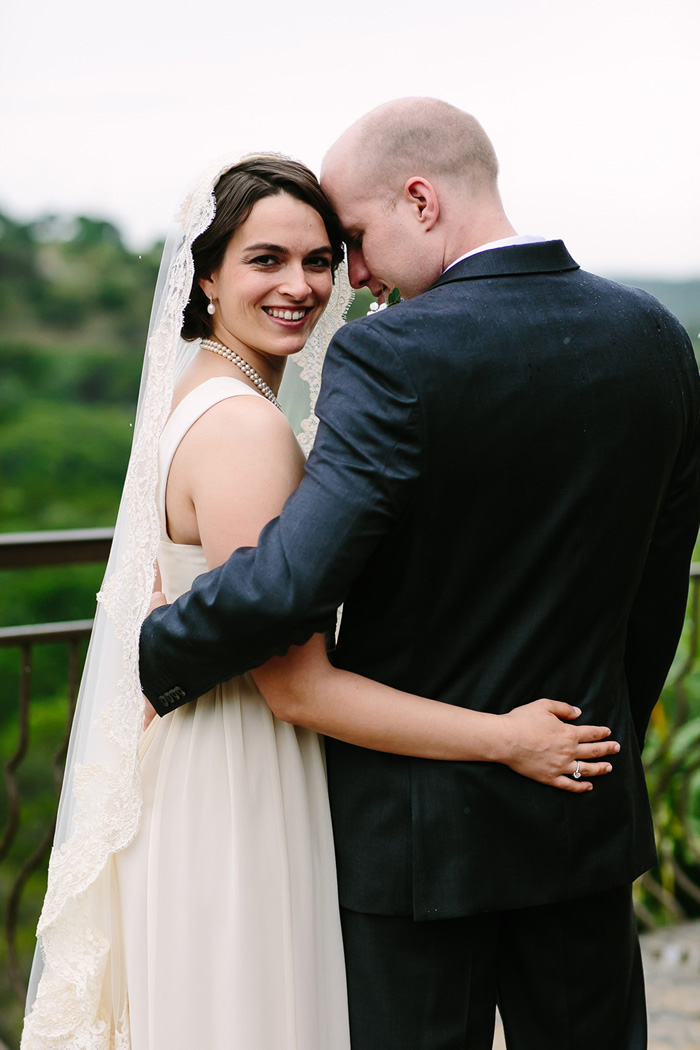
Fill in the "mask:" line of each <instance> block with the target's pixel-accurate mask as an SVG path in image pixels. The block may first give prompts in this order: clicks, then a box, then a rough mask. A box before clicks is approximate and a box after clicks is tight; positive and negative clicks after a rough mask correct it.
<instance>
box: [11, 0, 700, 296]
mask: <svg viewBox="0 0 700 1050" xmlns="http://www.w3.org/2000/svg"><path fill="white" fill-rule="evenodd" d="M336 3H337V0H323V2H319V0H259V2H257V3H255V2H253V0H227V2H225V3H223V2H221V0H210V2H208V3H204V4H195V3H194V2H192V0H190V2H189V3H184V2H182V0H119V2H118V3H113V4H96V3H95V2H94V0H90V2H89V3H88V0H61V2H60V3H56V0H35V2H34V3H32V4H31V5H29V6H27V5H20V4H14V5H13V6H12V8H11V9H8V8H7V7H6V10H5V12H4V14H3V36H4V47H3V60H2V63H1V69H0V91H1V95H0V142H2V147H3V156H4V160H3V164H2V170H1V171H0V210H5V211H7V212H9V213H10V214H11V215H13V216H16V217H19V218H20V219H29V218H35V217H37V216H38V215H39V214H42V213H45V212H47V211H52V212H56V211H58V212H68V213H72V214H74V213H82V214H88V215H92V216H94V217H104V218H108V219H111V220H112V221H114V222H116V223H117V225H119V226H120V228H121V229H122V230H123V232H124V233H125V234H126V236H127V238H128V240H129V242H130V243H131V244H132V245H133V246H135V247H140V246H145V245H146V244H149V243H150V242H151V241H152V240H154V239H155V238H156V237H158V236H160V235H162V234H163V233H164V231H165V230H166V229H167V226H168V223H169V221H170V219H171V216H172V215H173V214H174V213H175V212H176V210H177V204H178V202H179V199H180V198H181V197H182V196H183V194H184V192H186V190H187V188H188V186H189V184H190V183H191V181H192V179H193V178H194V176H195V175H196V174H197V172H198V171H199V169H200V168H201V167H202V166H203V165H204V164H206V162H207V161H208V160H209V159H210V158H212V157H216V156H218V155H220V154H222V153H229V152H233V151H238V150H255V149H258V150H260V149H264V150H277V151H280V152H285V153H289V154H291V155H293V156H295V157H297V158H299V159H301V160H304V161H305V162H306V163H308V164H309V165H310V166H311V167H312V168H314V169H315V170H316V171H318V169H319V167H320V163H321V160H322V157H323V154H324V152H325V149H326V148H327V146H328V145H329V144H330V143H331V142H332V141H333V139H334V138H335V137H337V135H338V134H339V133H340V132H341V131H342V130H343V129H344V128H345V127H346V126H347V125H348V124H349V123H351V122H352V121H353V120H354V119H356V118H357V117H358V116H360V115H361V114H362V113H364V112H366V111H367V110H368V109H371V108H372V107H373V106H375V105H378V104H379V103H380V102H385V101H387V100H388V99H391V98H399V97H402V96H405V95H432V96H434V97H438V98H443V99H445V100H446V101H448V102H452V103H453V104H455V105H457V106H460V107H461V108H463V109H466V110H469V111H470V112H472V113H473V114H474V115H475V116H476V117H477V118H478V119H479V120H480V121H481V123H482V124H483V125H484V127H485V128H486V130H487V132H488V133H489V135H490V136H491V138H492V140H493V142H494V145H495V147H496V151H497V153H498V155H499V158H500V161H501V171H502V175H501V190H502V195H503V198H504V202H505V205H506V210H507V212H508V214H509V217H510V219H511V221H512V222H513V224H514V225H515V226H516V228H517V229H518V230H519V231H520V232H522V233H542V234H544V235H546V236H556V237H558V236H562V237H564V239H565V240H566V242H567V246H568V247H569V249H570V251H571V252H572V254H573V255H574V257H575V258H576V259H577V261H578V262H580V263H581V264H582V265H583V266H585V267H586V268H588V269H593V270H597V271H599V272H602V273H606V274H612V275H615V274H625V275H638V276H647V277H650V276H664V277H684V276H685V277H690V276H692V277H697V276H700V247H699V242H700V176H699V175H698V170H699V168H698V161H699V160H700V129H699V125H700V121H699V119H698V113H699V111H700V107H699V105H698V103H699V101H700V97H699V96H700V91H699V89H698V84H699V83H700V51H699V48H698V42H699V41H700V3H698V0H654V2H652V0H585V2H584V3H573V2H571V0H480V2H479V3H475V2H474V0H403V2H397V3H382V4H373V5H365V6H363V7H361V6H357V7H355V8H352V7H349V6H347V7H343V6H342V5H340V6H335V4H336ZM331 5H333V6H331Z"/></svg>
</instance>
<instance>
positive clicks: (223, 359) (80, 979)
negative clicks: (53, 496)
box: [22, 155, 615, 1050]
mask: <svg viewBox="0 0 700 1050" xmlns="http://www.w3.org/2000/svg"><path fill="white" fill-rule="evenodd" d="M342 257H343V246H342V240H341V231H340V229H339V226H338V222H337V219H336V217H335V215H334V214H333V212H332V210H331V208H330V206H329V204H328V202H327V200H326V198H325V197H324V195H323V193H322V191H321V189H320V187H319V186H318V183H317V181H316V179H315V178H314V176H313V175H312V174H311V172H309V171H308V169H306V168H305V167H304V166H303V165H301V164H298V163H296V162H293V161H290V160H286V159H284V158H281V157H278V156H274V155H256V156H251V157H247V158H245V159H243V160H242V161H239V162H238V163H235V164H232V163H231V162H227V163H225V164H222V163H217V164H216V165H214V166H213V167H212V168H211V169H210V170H208V171H207V172H205V173H204V175H203V176H202V178H201V180H200V182H199V184H198V185H197V187H196V188H195V189H194V191H193V192H192V193H191V194H190V196H189V197H188V198H187V200H186V201H185V204H184V206H183V209H182V212H181V214H180V216H179V227H178V230H177V231H176V233H175V234H174V235H172V236H171V238H170V239H169V242H168V244H167V245H166V249H165V252H164V258H163V264H162V266H161V272H160V275H159V279H158V285H157V289H156V296H155V302H154V308H153V313H152V317H151V326H150V330H149V338H148V346H147V354H146V362H145V365H144V377H143V380H142V386H141V393H140V397H139V408H138V412H137V420H136V431H135V436H134V444H133V449H132V455H131V460H130V465H129V471H128V474H127V479H126V483H125V487H124V494H123V498H122V504H121V507H120V512H119V518H118V522H117V528H116V530H115V539H114V544H113V549H112V554H111V557H110V562H109V564H108V567H107V573H106V577H105V584H104V587H103V589H102V591H101V592H100V595H99V596H98V597H99V599H100V602H99V606H98V614H97V616H96V620H95V628H94V631H93V637H92V640H91V644H90V650H89V653H88V659H87V663H86V669H85V673H84V677H83V682H82V685H81V694H80V698H79V708H78V714H77V716H76V721H75V724H74V727H73V734H72V739H71V748H70V752H69V757H68V762H67V769H66V777H65V782H64V788H63V793H62V797H61V803H60V809H59V820H58V826H57V832H56V841H55V845H54V850H53V853H52V857H51V862H50V867H49V882H48V889H47V894H46V899H45V903H44V908H43V911H42V915H41V918H40V921H39V927H38V937H39V948H40V950H39V951H37V956H36V959H35V965H34V969H33V972H32V979H31V982H30V992H29V999H28V1013H27V1018H26V1021H25V1029H24V1034H23V1039H22V1047H23V1050H39V1048H41V1050H47V1048H49V1047H51V1048H61V1047H63V1048H68V1047H70V1048H74V1050H107V1048H112V1047H114V1048H117V1050H126V1048H133V1050H147V1048H148V1050H179V1048H182V1050H191V1048H193V1047H206V1048H207V1050H229V1048H230V1047H232V1046H236V1047H241V1048H245V1050H273V1048H274V1050H285V1048H287V1050H347V1048H348V1047H349V1037H348V1022H347V1006H346V999H345V981H344V968H343V958H342V943H341V935H340V925H339V918H338V902H337V891H336V885H335V868H334V856H333V843H332V835H331V826H330V817H329V811H328V800H327V794H326V785H325V771H324V760H323V749H322V745H321V741H320V739H319V737H318V736H316V734H315V732H313V730H314V729H317V730H319V731H322V732H325V733H327V734H331V735H333V736H337V737H339V738H340V739H345V740H350V741H352V742H354V743H359V744H362V745H363V746H366V747H373V748H377V749H380V750H387V751H392V750H395V751H400V752H402V753H409V754H415V755H417V756H419V757H428V758H438V759H461V760H470V759H482V760H490V761H500V762H504V763H506V764H508V765H510V766H511V768H513V769H515V770H516V771H518V772H520V773H522V774H524V775H526V776H530V777H532V778H534V779H537V780H541V781H542V782H543V783H547V784H551V785H553V786H555V787H561V788H566V789H567V790H574V791H584V790H589V789H590V787H591V785H590V783H588V782H586V781H581V780H576V781H575V780H571V779H570V778H569V777H568V776H565V775H564V774H565V773H567V772H570V770H571V767H572V764H576V763H577V762H578V763H579V764H580V770H581V772H582V773H583V774H584V776H587V777H590V776H593V775H597V774H600V773H605V772H607V771H609V769H610V766H609V765H608V764H607V763H605V762H603V763H598V764H596V763H591V762H590V761H589V760H590V759H591V758H594V757H600V756H601V755H607V754H612V753H613V750H614V748H615V745H614V744H613V743H612V742H610V741H605V739H604V738H605V737H606V736H607V735H608V731H607V730H606V729H604V728H600V727H572V726H567V725H566V724H565V722H563V721H562V720H561V719H571V718H576V717H577V716H578V714H579V713H580V712H578V710H577V709H575V708H572V707H570V706H569V705H568V704H563V703H557V702H555V701H550V700H540V701H537V702H536V703H534V704H529V705H527V706H526V707H523V708H518V709H516V710H515V711H513V712H511V713H510V714H508V715H503V716H495V715H484V714H483V713H480V712H474V711H469V710H466V709H463V708H459V707H455V706H452V705H449V704H438V703H434V702H432V701H430V700H427V699H421V698H417V697H409V696H407V695H406V694H402V693H398V692H396V691H394V690H392V689H389V688H387V687H384V686H381V685H378V684H377V683H374V682H370V681H368V680H366V679H362V678H359V677H358V676H356V675H350V674H348V673H346V672H342V671H339V670H338V671H336V670H335V669H333V668H332V667H331V666H330V665H329V664H328V661H327V659H326V656H325V647H324V645H323V640H322V639H321V638H318V637H317V638H315V639H312V640H311V641H310V642H309V643H308V645H307V646H305V647H303V649H302V650H297V651H296V654H294V655H292V656H291V657H289V658H286V660H287V664H286V666H287V671H286V672H285V659H282V660H279V659H278V660H275V661H272V664H273V665H274V666H273V667H272V668H271V669H270V668H267V669H266V668H260V669H259V670H258V671H255V672H253V674H252V675H243V676H242V677H240V678H238V679H235V680H233V681H231V682H228V683H225V684H224V685H223V686H219V687H217V688H216V689H214V690H212V691H211V692H210V693H208V694H207V695H206V696H203V697H201V698H200V699H199V700H198V701H197V702H196V703H195V704H189V705H186V706H184V707H180V708H178V709H177V710H176V711H174V712H173V713H172V714H170V715H169V716H168V717H167V718H163V719H159V718H155V719H153V721H152V722H151V723H150V724H149V726H148V728H147V729H146V731H145V732H142V726H143V698H142V696H141V693H140V688H139V681H138V636H139V628H140V624H141V622H142V620H143V618H144V616H145V615H146V613H147V610H148V607H149V599H150V594H151V591H152V589H153V586H154V581H155V582H157V583H158V581H156V580H155V574H156V571H159V572H160V574H161V577H162V579H161V581H160V583H159V585H160V586H162V589H163V591H164V592H165V594H166V596H167V598H168V600H169V601H172V600H173V599H174V598H176V597H177V596H178V595H179V594H181V593H183V592H184V591H186V590H187V589H188V588H189V586H190V584H191V582H192V580H193V579H194V577H195V576H196V575H198V574H199V573H201V572H204V571H206V569H207V568H209V567H212V566H214V565H217V564H220V563H221V562H223V561H224V560H225V559H226V558H227V557H228V555H229V554H230V552H231V551H232V550H233V549H235V548H236V547H239V546H244V545H245V546H250V545H254V544H255V543H256V541H257V538H258V535H259V532H260V530H261V528H262V527H263V526H264V524H265V523H266V522H267V521H268V520H269V519H270V518H272V517H274V516H275V515H276V514H278V513H279V510H280V509H281V507H282V504H283V503H284V501H285V499H286V498H287V496H288V495H289V493H290V492H291V491H292V490H293V489H294V488H295V486H296V485H297V484H298V482H299V480H300V478H301V475H302V472H303V462H304V459H303V453H302V448H305V449H307V450H308V448H309V446H310V444H311V441H312V439H313V428H314V419H313V404H314V401H315V396H316V393H317V392H318V387H319V384H320V368H321V362H322V357H323V351H324V349H325V346H326V345H327V343H328V340H329V338H330V336H331V335H332V333H333V331H334V330H335V329H336V328H337V327H338V325H339V324H341V323H342V318H343V315H344V312H345V309H346V307H347V304H348V302H349V297H350V292H349V287H348V285H347V278H346V275H345V273H344V269H343V265H342V263H341V260H342ZM291 355H296V360H295V365H294V366H292V368H290V369H287V372H285V364H286V362H287V359H288V358H289V357H290V356H291ZM297 366H298V367H297ZM283 373H285V376H284V382H282V377H283ZM287 373H289V374H287ZM278 395H279V399H278ZM304 398H305V399H306V403H304ZM285 402H286V403H287V404H290V405H292V406H294V405H296V407H292V408H290V409H289V412H290V417H291V416H292V415H294V416H295V418H301V417H304V418H303V421H302V422H301V424H300V425H299V427H298V430H299V435H298V436H299V440H297V439H296V438H295V436H294V429H293V427H292V426H291V425H290V422H289V420H288V418H286V416H285V415H284V414H283V412H281V411H280V407H281V405H282V404H284V403H285ZM300 406H301V407H300ZM300 653H301V654H302V657H301V658H300V655H299V654H300ZM285 673H286V674H287V676H288V678H289V690H290V693H292V692H293V691H294V690H293V689H292V684H293V682H294V683H295V684H296V688H303V690H304V691H305V692H306V693H307V694H309V693H310V694H311V696H312V697H313V704H312V705H311V706H312V709H313V712H314V714H313V721H314V724H313V726H311V727H307V728H299V727H296V726H294V725H293V724H292V720H293V713H294V710H295V708H294V703H293V702H290V704H289V705H288V706H285V703H284V702H282V701H280V700H279V699H276V700H275V702H274V705H273V706H274V710H275V711H276V712H277V714H278V715H279V716H280V717H276V716H275V714H274V713H273V711H272V710H271V708H270V707H269V706H268V705H267V703H266V702H265V700H264V699H263V695H262V693H265V692H266V691H267V690H268V687H269V690H270V693H271V695H272V693H274V694H275V697H277V698H278V697H279V693H280V681H284V678H285ZM302 676H303V681H302V680H301V678H302ZM292 679H293V682H292ZM259 690H260V691H259ZM271 702H272V701H271ZM398 703H400V705H401V706H400V711H401V718H400V720H397V717H396V710H397V709H396V707H395V705H396V704H398Z"/></svg>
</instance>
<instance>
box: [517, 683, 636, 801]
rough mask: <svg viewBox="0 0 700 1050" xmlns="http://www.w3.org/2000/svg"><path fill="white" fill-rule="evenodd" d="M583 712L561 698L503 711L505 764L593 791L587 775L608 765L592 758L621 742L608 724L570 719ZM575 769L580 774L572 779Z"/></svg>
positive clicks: (546, 781) (609, 752)
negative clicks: (506, 741) (506, 724)
mask: <svg viewBox="0 0 700 1050" xmlns="http://www.w3.org/2000/svg"><path fill="white" fill-rule="evenodd" d="M580 714H581V712H580V710H579V708H577V707H572V705H571V704H565V703H562V702H561V701H559V700H546V699H542V700H535V701H534V702H533V703H530V704H524V705H523V706H522V707H516V708H514V709H513V710H512V711H509V712H508V714H507V715H502V716H501V717H502V718H504V719H507V720H508V721H509V722H510V726H509V728H510V730H511V732H510V734H509V753H508V756H507V758H506V759H505V763H506V765H508V766H510V768H511V769H514V770H515V772H516V773H521V774H522V775H523V776H526V777H530V778H531V779H532V780H539V781H540V783H542V784H549V785H551V786H552V787H557V788H561V789H563V790H564V791H575V792H579V793H580V792H584V791H591V790H592V788H593V785H592V784H591V783H590V782H589V780H587V779H583V778H588V777H595V776H601V775H602V774H604V773H609V772H610V771H611V769H612V766H611V765H610V763H608V762H605V761H594V760H595V759H598V760H600V759H604V758H605V757H606V756H608V755H614V754H617V752H618V751H619V750H620V745H619V744H618V743H617V741H615V740H609V739H608V737H609V736H610V730H609V729H608V728H607V726H580V725H570V724H568V723H567V721H563V719H568V720H573V719H575V718H578V717H579V715H580ZM575 772H579V773H580V774H581V779H578V778H577V779H574V776H573V774H574V773H575Z"/></svg>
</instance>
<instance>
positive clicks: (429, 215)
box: [403, 175, 440, 230]
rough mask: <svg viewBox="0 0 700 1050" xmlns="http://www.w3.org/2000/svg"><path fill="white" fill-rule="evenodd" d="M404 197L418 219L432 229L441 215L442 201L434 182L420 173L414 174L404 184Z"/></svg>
mask: <svg viewBox="0 0 700 1050" xmlns="http://www.w3.org/2000/svg"><path fill="white" fill-rule="evenodd" d="M403 192H404V198H405V200H406V203H407V204H409V205H410V207H411V209H412V211H413V215H414V217H415V218H416V220H417V221H418V222H419V223H420V224H421V226H423V227H424V228H425V229H426V230H431V229H432V228H433V226H434V225H435V223H436V222H437V220H438V216H439V215H440V202H439V200H438V196H437V193H436V192H435V187H434V186H433V184H432V182H429V181H428V180H427V179H424V178H422V177H421V176H420V175H412V176H411V177H410V178H409V179H406V181H405V183H404V186H403Z"/></svg>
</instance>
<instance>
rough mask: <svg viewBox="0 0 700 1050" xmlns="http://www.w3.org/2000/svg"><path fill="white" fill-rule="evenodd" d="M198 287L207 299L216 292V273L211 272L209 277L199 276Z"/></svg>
mask: <svg viewBox="0 0 700 1050" xmlns="http://www.w3.org/2000/svg"><path fill="white" fill-rule="evenodd" d="M199 287H200V288H201V289H202V291H203V292H204V294H205V295H206V297H207V299H208V298H209V296H210V295H214V294H215V292H216V274H211V275H210V276H209V277H200V278H199Z"/></svg>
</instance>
